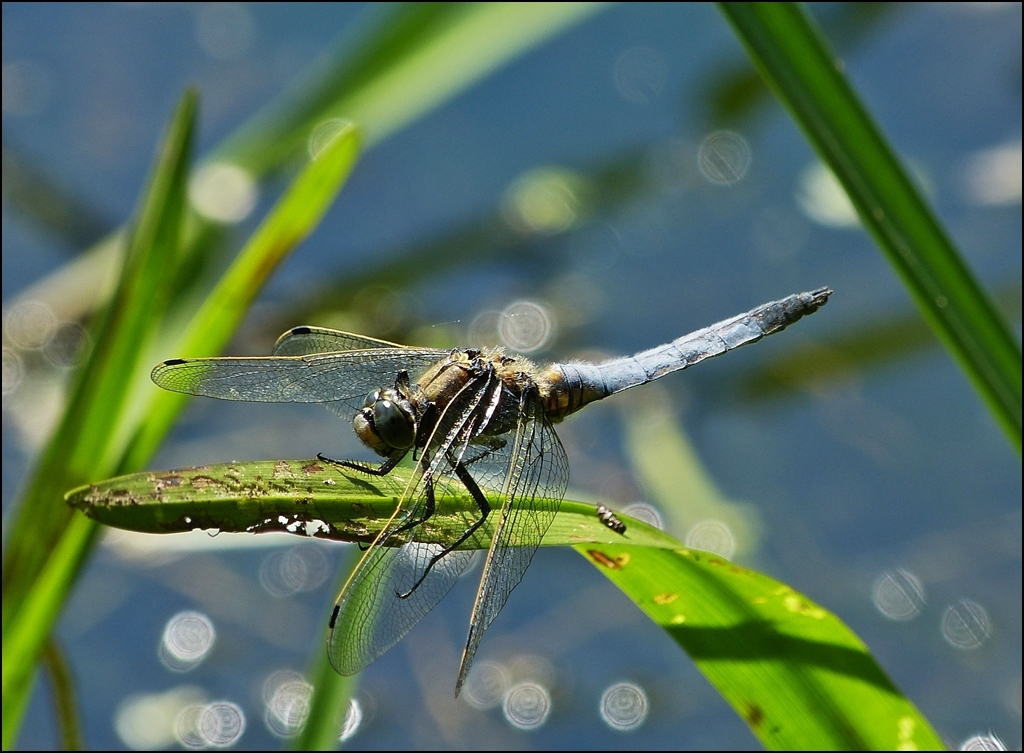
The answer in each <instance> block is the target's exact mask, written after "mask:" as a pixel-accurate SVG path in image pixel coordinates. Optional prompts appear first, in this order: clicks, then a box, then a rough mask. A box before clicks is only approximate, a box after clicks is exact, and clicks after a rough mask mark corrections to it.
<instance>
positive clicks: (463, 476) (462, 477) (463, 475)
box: [396, 457, 491, 599]
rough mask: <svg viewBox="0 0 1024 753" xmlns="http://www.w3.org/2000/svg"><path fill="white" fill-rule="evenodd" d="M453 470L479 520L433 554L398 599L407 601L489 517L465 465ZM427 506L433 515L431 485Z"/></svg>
mask: <svg viewBox="0 0 1024 753" xmlns="http://www.w3.org/2000/svg"><path fill="white" fill-rule="evenodd" d="M474 460H479V457H477V458H474ZM454 470H455V475H456V476H458V477H459V481H461V482H462V484H463V486H465V487H466V489H467V490H468V491H469V493H470V496H472V497H473V501H474V502H476V505H477V507H478V508H480V518H479V520H477V521H476V522H474V523H473V525H471V526H470V527H469V528H467V529H466V530H465V531H464V532H463V533H462V535H461V536H459V538H457V539H456V540H455V541H453V542H452V543H451V544H449V545H448V546H446V547H445V548H444V549H443V550H441V551H440V552H438V553H437V554H435V555H434V556H433V557H431V558H430V562H429V563H428V564H427V568H426V569H425V570H424V571H423V575H421V576H420V577H419V579H418V580H417V581H416V582H415V583H413V584H412V588H410V589H409V590H408V591H406V592H405V593H404V594H403V593H397V592H396V595H397V596H398V598H399V599H408V598H409V597H410V596H412V595H413V593H414V592H415V591H416V589H417V588H419V587H420V585H421V584H422V583H423V581H425V580H426V579H427V576H428V575H430V570H431V568H433V567H434V565H436V564H437V563H438V562H440V561H441V560H442V559H444V558H445V557H447V556H448V555H449V554H451V553H452V552H453V551H455V550H456V549H458V548H459V546H461V545H462V544H463V542H465V541H466V540H467V539H468V538H469V537H470V536H472V535H473V534H474V533H476V531H477V529H478V528H480V526H482V525H483V524H484V521H485V520H487V516H488V515H490V513H491V505H490V503H488V501H487V498H486V497H485V496H484V494H483V492H482V491H480V487H479V486H477V483H476V481H475V480H474V479H473V476H472V475H470V473H469V471H467V470H466V466H465V464H463V463H462V462H461V461H460V462H458V463H456V464H455V465H454ZM427 504H428V506H429V507H430V510H431V514H432V513H433V509H434V491H433V484H431V485H430V486H428V487H427ZM427 517H430V516H429V515H428V516H427ZM424 520H426V518H424ZM421 522H422V521H421Z"/></svg>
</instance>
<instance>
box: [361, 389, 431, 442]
mask: <svg viewBox="0 0 1024 753" xmlns="http://www.w3.org/2000/svg"><path fill="white" fill-rule="evenodd" d="M416 423H417V422H416V410H415V408H414V407H413V404H412V402H411V401H410V400H409V399H408V398H407V397H406V396H405V395H403V394H402V393H401V392H399V391H398V390H397V389H389V390H374V391H373V392H371V393H370V394H369V395H367V396H366V401H365V402H364V403H363V408H362V410H360V411H359V412H358V413H356V415H355V417H354V418H353V419H352V428H353V429H354V430H355V433H356V436H357V437H359V439H360V440H361V441H362V443H363V444H365V445H366V446H367V447H369V448H370V449H371V450H373V451H374V452H376V453H377V454H378V455H380V456H381V457H385V458H387V457H391V456H392V455H395V454H396V453H404V452H405V451H406V450H408V449H409V448H410V447H412V446H413V444H414V443H415V441H416Z"/></svg>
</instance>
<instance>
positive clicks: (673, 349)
mask: <svg viewBox="0 0 1024 753" xmlns="http://www.w3.org/2000/svg"><path fill="white" fill-rule="evenodd" d="M830 295H832V291H831V290H830V289H829V288H818V289H817V290H812V291H811V292H809V293H797V294H795V295H791V296H787V297H786V298H783V299H781V300H778V301H772V302H771V303H766V304H764V305H762V306H758V307H757V308H756V309H752V310H751V311H748V312H747V313H745V314H740V315H739V316H734V317H732V318H731V319H725V320H723V321H720V322H718V323H717V324H712V325H711V326H710V327H705V328H704V329H701V330H697V331H696V332H691V333H690V334H688V335H684V336H683V337H680V338H678V339H676V340H673V341H672V342H670V343H666V344H665V345H659V346H658V347H657V348H651V349H650V350H645V351H642V352H640V353H637V354H636V355H633V356H626V357H624V358H616V359H613V360H611V361H605V362H604V363H598V364H595V363H583V362H580V363H565V364H553V365H552V366H551V367H549V368H548V370H547V372H546V374H545V377H546V378H547V379H548V380H549V383H550V390H549V392H548V395H547V397H546V399H545V411H546V412H547V414H548V417H549V418H551V419H552V420H556V421H557V420H560V419H562V418H565V417H566V416H568V415H569V414H570V413H574V412H576V411H578V410H579V409H580V408H582V407H583V406H584V405H587V404H588V403H592V402H594V401H595V400H601V399H602V398H605V397H608V396H609V395H614V394H615V393H616V392H622V391H623V390H626V389H629V388H630V387H637V386H639V385H641V384H646V383H647V382H651V381H653V380H655V379H658V378H660V377H663V376H665V375H666V374H671V373H672V372H673V371H681V370H682V369H686V368H689V367H690V366H693V365H694V364H697V363H700V362H701V361H703V360H705V359H708V358H713V357H715V356H718V355H721V354H722V353H728V352H729V351H730V350H734V349H735V348H738V347H740V346H741V345H747V344H749V343H753V342H757V341H758V340H760V339H761V338H762V337H767V336H768V335H773V334H775V333H776V332H781V331H782V330H783V329H785V328H786V327H788V326H789V325H790V324H793V323H794V322H796V321H799V320H800V319H802V318H803V317H804V316H807V315H808V314H813V313H814V312H815V311H817V310H818V309H819V308H821V307H822V306H824V305H825V304H826V303H827V302H828V297H829V296H830Z"/></svg>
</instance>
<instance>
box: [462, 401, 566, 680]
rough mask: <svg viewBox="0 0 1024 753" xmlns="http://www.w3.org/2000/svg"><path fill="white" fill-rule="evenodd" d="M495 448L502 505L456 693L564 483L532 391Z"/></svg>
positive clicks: (554, 440)
mask: <svg viewBox="0 0 1024 753" xmlns="http://www.w3.org/2000/svg"><path fill="white" fill-rule="evenodd" d="M496 454H497V455H499V456H501V462H500V463H499V465H500V464H504V466H505V468H506V475H505V483H504V488H503V489H502V491H503V496H504V505H503V507H502V509H501V511H500V512H499V511H495V513H494V514H497V515H498V519H497V520H496V521H495V530H494V538H493V540H492V542H491V548H490V550H489V551H488V552H487V559H486V560H485V561H484V569H483V574H482V575H481V576H480V586H479V588H478V590H477V595H476V601H475V602H474V604H473V614H472V617H470V622H469V637H468V638H467V640H466V648H465V650H464V651H463V654H462V663H461V665H460V666H459V677H458V680H457V681H456V684H455V695H456V696H458V694H459V691H460V690H461V689H462V684H463V683H464V682H465V680H466V676H467V675H468V674H469V668H470V666H471V665H472V664H473V657H474V655H475V654H476V650H477V648H478V647H479V645H480V640H481V639H482V638H483V634H484V631H485V630H487V628H488V627H489V626H490V624H491V622H492V621H493V620H494V618H495V617H497V616H498V613H499V612H500V611H501V609H502V607H504V606H505V602H506V601H507V600H508V597H509V594H510V593H512V589H514V588H515V587H516V586H518V585H519V583H520V581H522V579H523V575H524V574H525V573H526V569H527V568H528V567H529V566H530V562H531V561H532V560H533V555H534V554H535V553H536V551H537V547H539V546H540V543H541V540H542V539H543V538H544V534H545V533H547V530H548V527H549V526H550V525H551V522H552V521H553V520H554V518H555V514H556V513H557V512H558V508H559V506H560V505H561V503H562V497H563V496H564V495H565V489H566V487H567V486H568V483H569V460H568V458H567V457H566V455H565V450H564V449H563V448H562V443H561V442H560V441H559V440H558V435H556V434H555V430H554V428H553V427H552V426H551V422H550V421H549V420H548V418H547V416H545V414H544V412H543V410H542V407H541V404H540V400H539V399H537V396H536V394H535V393H528V394H525V395H524V396H523V399H522V404H521V416H520V420H519V422H518V426H517V429H516V431H515V434H514V440H512V441H510V442H509V443H508V444H507V445H506V446H505V448H503V451H501V452H499V453H496ZM488 459H490V458H488ZM495 460H496V461H497V460H498V458H495Z"/></svg>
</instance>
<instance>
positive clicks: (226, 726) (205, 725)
mask: <svg viewBox="0 0 1024 753" xmlns="http://www.w3.org/2000/svg"><path fill="white" fill-rule="evenodd" d="M197 729H198V730H199V732H200V734H201V735H202V736H203V738H204V739H205V740H206V744H207V745H208V746H210V747H211V748H227V747H228V746H231V745H234V744H235V743H236V742H238V739H239V738H240V737H241V736H242V733H244V732H245V713H244V712H243V711H242V709H241V707H240V706H239V705H238V704H235V703H231V702H230V701H216V702H214V703H210V704H208V705H207V706H206V707H204V708H203V710H202V713H200V715H199V723H198V725H197Z"/></svg>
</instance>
